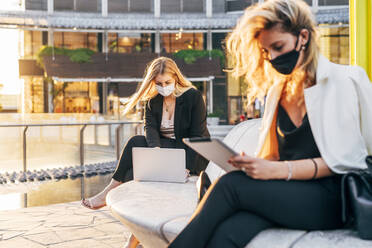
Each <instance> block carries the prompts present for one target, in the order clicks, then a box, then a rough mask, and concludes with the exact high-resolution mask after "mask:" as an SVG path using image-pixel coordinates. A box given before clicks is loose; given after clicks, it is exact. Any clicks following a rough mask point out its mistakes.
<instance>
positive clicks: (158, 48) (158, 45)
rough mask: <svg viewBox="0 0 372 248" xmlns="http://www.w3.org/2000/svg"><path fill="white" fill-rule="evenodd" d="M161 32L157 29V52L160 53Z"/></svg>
mask: <svg viewBox="0 0 372 248" xmlns="http://www.w3.org/2000/svg"><path fill="white" fill-rule="evenodd" d="M160 50H161V49H160V32H159V30H156V33H155V53H160Z"/></svg>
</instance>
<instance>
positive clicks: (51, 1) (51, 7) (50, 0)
mask: <svg viewBox="0 0 372 248" xmlns="http://www.w3.org/2000/svg"><path fill="white" fill-rule="evenodd" d="M47 5H48V15H51V14H53V12H54V0H48V4H47Z"/></svg>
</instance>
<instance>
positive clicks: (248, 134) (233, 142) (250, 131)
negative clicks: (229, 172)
mask: <svg viewBox="0 0 372 248" xmlns="http://www.w3.org/2000/svg"><path fill="white" fill-rule="evenodd" d="M260 126H261V119H252V120H248V121H244V122H242V123H239V124H238V125H236V126H235V127H234V128H233V129H232V130H231V131H230V132H229V133H228V134H227V135H226V137H225V138H224V139H223V141H224V142H225V143H226V144H227V145H228V146H230V147H231V148H233V149H234V150H235V151H237V152H241V151H244V152H245V153H246V154H247V155H252V156H253V155H254V152H255V150H256V146H257V142H258V133H259V128H260ZM206 172H207V174H208V176H209V178H210V179H211V181H212V183H213V182H214V181H215V180H216V179H217V178H219V177H220V176H222V175H223V174H225V173H226V172H225V171H224V170H222V169H221V168H220V167H219V166H217V165H216V164H215V163H213V162H209V164H208V167H207V169H206Z"/></svg>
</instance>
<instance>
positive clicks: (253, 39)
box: [226, 0, 319, 103]
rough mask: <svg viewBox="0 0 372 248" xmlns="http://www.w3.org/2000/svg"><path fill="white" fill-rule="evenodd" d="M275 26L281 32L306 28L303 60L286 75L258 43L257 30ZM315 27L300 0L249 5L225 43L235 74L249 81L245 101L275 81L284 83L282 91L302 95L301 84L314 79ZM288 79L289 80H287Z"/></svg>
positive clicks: (261, 93) (289, 95) (315, 61)
mask: <svg viewBox="0 0 372 248" xmlns="http://www.w3.org/2000/svg"><path fill="white" fill-rule="evenodd" d="M276 26H278V27H279V28H281V30H282V31H284V32H289V33H291V34H293V35H296V36H298V35H299V33H300V31H301V30H302V29H307V30H308V31H309V40H308V43H307V45H306V49H305V50H304V60H303V63H302V65H301V66H300V67H299V68H296V69H295V71H294V72H293V73H292V74H290V75H289V76H284V75H281V74H279V73H278V72H276V71H275V69H274V68H273V67H272V66H271V64H270V62H269V61H267V60H265V59H264V58H263V55H262V51H261V49H260V46H259V42H258V36H259V34H260V31H262V30H269V29H271V28H273V27H276ZM317 37H318V34H317V30H316V23H315V21H314V17H313V15H312V13H311V9H310V7H309V6H308V5H307V4H306V3H305V2H304V1H302V0H268V1H265V2H264V3H261V4H255V5H252V6H250V7H248V8H247V9H246V10H245V12H244V15H243V16H242V17H241V18H240V19H239V21H238V24H237V25H236V27H235V29H234V30H233V32H232V33H231V34H230V35H229V36H228V38H227V42H226V48H227V52H228V53H229V54H230V56H231V62H232V69H230V70H228V71H229V72H231V73H232V76H234V77H241V76H244V77H245V81H246V82H247V83H248V92H247V97H248V102H249V103H251V102H253V101H254V100H255V99H256V98H258V99H263V97H264V96H265V95H266V94H267V92H268V90H269V89H270V87H271V86H272V85H273V84H274V83H285V87H284V90H283V94H284V95H286V97H288V98H289V97H291V96H292V97H293V96H295V97H296V98H298V97H300V98H301V99H302V97H301V96H303V86H304V85H303V84H302V82H304V83H305V84H307V85H311V84H313V83H314V82H315V73H316V67H317V63H318V53H319V46H318V44H317ZM289 82H290V83H289Z"/></svg>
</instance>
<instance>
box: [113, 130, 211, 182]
mask: <svg viewBox="0 0 372 248" xmlns="http://www.w3.org/2000/svg"><path fill="white" fill-rule="evenodd" d="M160 145H161V147H162V148H184V149H185V150H186V168H187V169H189V170H190V173H191V174H198V173H199V172H200V170H204V169H205V168H206V166H207V163H208V161H206V160H205V159H204V160H203V159H202V158H200V157H199V156H197V155H196V153H195V152H193V151H192V150H191V149H188V148H186V147H185V145H179V144H177V142H176V140H174V139H168V138H160ZM133 147H148V145H147V141H146V138H145V136H143V135H136V136H133V137H132V138H130V139H129V140H128V142H127V144H126V145H125V146H124V149H123V151H122V153H121V156H120V160H119V162H118V165H117V166H116V170H115V172H114V174H113V176H112V178H113V179H115V180H116V181H119V182H128V181H130V180H133V162H132V148H133Z"/></svg>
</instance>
